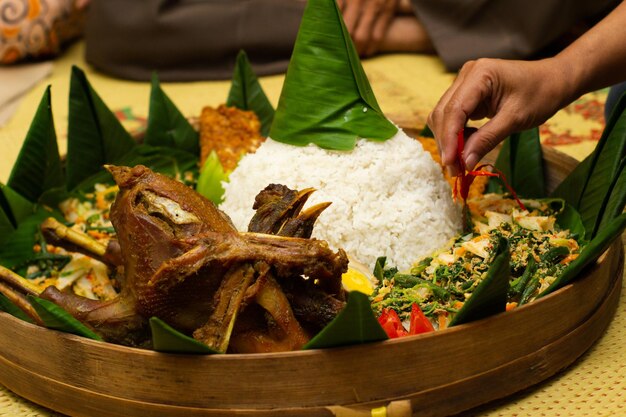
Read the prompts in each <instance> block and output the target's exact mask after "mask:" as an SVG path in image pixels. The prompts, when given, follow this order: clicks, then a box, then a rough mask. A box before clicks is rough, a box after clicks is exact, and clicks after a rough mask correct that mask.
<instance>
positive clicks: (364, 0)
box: [338, 0, 399, 56]
mask: <svg viewBox="0 0 626 417" xmlns="http://www.w3.org/2000/svg"><path fill="white" fill-rule="evenodd" d="M398 1H399V0H339V1H338V4H339V8H340V10H341V12H342V14H343V20H344V22H345V23H346V27H347V28H348V32H350V36H351V37H352V40H353V41H354V45H355V46H356V49H357V51H358V53H359V55H362V56H370V55H373V54H374V53H376V52H377V51H378V49H379V46H380V43H381V42H382V40H383V38H384V37H385V34H386V33H387V29H388V28H389V25H390V24H391V21H392V19H393V18H394V16H395V14H396V12H397V10H398Z"/></svg>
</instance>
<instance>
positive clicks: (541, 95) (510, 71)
mask: <svg viewBox="0 0 626 417" xmlns="http://www.w3.org/2000/svg"><path fill="white" fill-rule="evenodd" d="M625 21H626V4H625V3H622V4H620V5H619V6H618V7H617V8H616V9H615V10H614V11H613V12H612V13H611V14H609V15H608V16H607V17H606V18H605V19H604V20H602V21H601V22H600V23H599V24H598V25H596V26H595V27H594V28H593V29H591V30H590V31H589V32H587V33H586V34H585V35H583V36H582V37H581V38H579V39H578V40H577V41H576V42H574V43H573V44H572V45H570V46H569V47H568V48H566V49H565V50H563V51H562V52H561V53H559V54H558V55H556V56H555V57H553V58H547V59H543V60H538V61H509V60H496V59H479V60H477V61H470V62H468V63H466V64H465V65H464V66H463V68H462V69H461V71H460V72H459V75H458V77H457V79H456V80H455V81H454V83H453V84H452V86H450V88H449V89H448V90H447V91H446V92H445V93H444V94H443V96H442V97H441V99H440V100H439V102H438V103H437V105H436V106H435V108H434V109H433V111H432V112H431V114H430V115H429V117H428V125H429V126H430V128H431V130H432V131H433V133H434V134H435V138H436V139H437V141H438V143H439V149H440V152H441V156H442V162H443V163H444V164H445V165H447V166H449V167H451V168H452V169H453V170H458V169H459V168H460V165H459V163H458V159H457V155H456V153H457V134H458V132H459V131H460V130H461V129H463V128H464V127H465V125H466V123H467V122H468V121H469V120H480V119H482V118H485V117H487V118H489V119H490V120H489V121H487V122H486V123H485V124H484V125H482V126H481V127H479V128H478V129H477V130H475V131H474V132H472V133H471V134H470V135H469V137H467V138H466V141H467V143H466V145H465V150H464V154H463V156H462V157H463V158H464V160H465V165H466V166H467V168H468V169H472V168H473V167H474V166H475V165H476V163H478V161H480V159H481V158H482V157H483V156H484V155H485V154H486V153H487V152H489V151H490V150H491V149H493V148H494V147H495V146H496V145H497V144H498V143H499V142H501V141H502V140H504V138H506V137H507V136H508V135H510V134H511V133H513V132H515V131H520V130H523V129H527V128H530V127H534V126H537V125H539V124H541V123H543V122H544V121H545V120H546V119H547V118H549V117H550V116H552V115H553V114H554V113H556V111H558V110H559V109H560V108H562V107H563V106H565V105H566V104H568V103H570V102H571V101H573V100H574V99H576V98H577V97H578V96H580V95H581V94H583V93H585V92H589V91H593V90H595V89H597V88H601V87H605V86H608V85H612V84H614V83H616V82H619V81H623V80H624V79H626V76H624V74H623V68H624V67H625V66H626V48H624V46H623V40H624V39H626V25H624V22H625Z"/></svg>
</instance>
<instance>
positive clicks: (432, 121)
mask: <svg viewBox="0 0 626 417" xmlns="http://www.w3.org/2000/svg"><path fill="white" fill-rule="evenodd" d="M473 66H474V62H473V61H470V62H468V63H466V64H465V65H463V68H461V70H460V71H459V74H458V75H457V77H456V78H455V79H454V81H453V82H452V84H451V85H450V87H448V89H447V90H446V91H445V92H444V93H443V95H442V96H441V98H440V99H439V101H438V102H437V104H436V105H435V107H434V108H433V110H432V111H431V112H430V114H429V115H428V120H427V124H428V127H430V129H431V131H432V132H433V134H434V136H435V140H436V141H437V145H438V147H439V156H441V159H442V163H443V164H444V165H447V166H448V167H450V168H451V169H452V171H454V172H456V171H457V168H460V167H458V166H457V158H456V139H455V140H454V141H453V143H452V145H453V149H450V144H449V143H446V142H445V141H444V140H443V139H444V132H445V130H446V129H445V123H446V120H445V115H446V108H447V106H448V103H449V102H450V99H451V98H452V97H453V95H454V94H455V92H456V90H457V89H458V87H459V86H460V85H461V84H463V82H464V80H465V76H466V74H467V73H468V72H470V71H471V70H472V68H473ZM466 121H467V119H466V118H465V117H464V118H462V119H459V122H458V123H457V124H455V126H457V125H458V129H457V132H458V130H460V129H462V128H463V127H464V126H465V123H466ZM455 137H456V136H455Z"/></svg>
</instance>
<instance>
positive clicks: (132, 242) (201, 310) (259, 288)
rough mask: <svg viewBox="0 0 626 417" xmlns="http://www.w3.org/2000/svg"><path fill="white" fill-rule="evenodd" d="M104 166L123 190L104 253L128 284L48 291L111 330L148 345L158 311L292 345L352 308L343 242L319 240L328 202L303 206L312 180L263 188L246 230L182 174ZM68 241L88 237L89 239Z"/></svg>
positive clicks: (231, 344) (203, 334)
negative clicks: (316, 231)
mask: <svg viewBox="0 0 626 417" xmlns="http://www.w3.org/2000/svg"><path fill="white" fill-rule="evenodd" d="M107 169H108V170H109V171H110V172H111V174H112V175H113V178H114V180H115V182H116V183H117V184H118V185H119V188H120V192H119V194H118V196H117V198H116V200H115V202H114V203H113V206H112V207H111V221H112V223H113V226H114V228H115V230H116V232H117V244H110V245H109V247H108V248H104V249H103V248H97V250H95V252H96V255H97V256H98V257H99V259H102V260H104V261H105V262H108V263H109V264H110V265H111V266H112V267H113V268H115V269H116V270H117V273H118V274H119V275H120V276H121V278H122V284H123V287H122V291H121V292H120V294H119V295H118V297H117V298H115V299H113V300H110V301H107V302H102V301H94V300H88V299H85V298H82V297H79V296H76V295H73V294H70V293H62V292H60V291H58V290H57V289H56V288H54V287H48V288H46V289H45V290H44V291H43V292H42V293H41V294H40V295H39V296H40V297H42V298H45V299H48V300H50V301H53V302H54V303H56V304H58V305H60V306H61V307H63V308H64V309H65V310H67V311H68V312H69V313H70V314H72V315H73V316H74V317H76V318H77V319H79V320H80V321H82V322H83V323H85V324H87V325H89V326H90V327H92V328H93V329H94V330H95V331H96V332H98V333H99V334H101V335H102V336H103V338H104V339H105V340H108V341H112V342H117V343H123V344H128V345H140V344H142V343H144V342H145V340H147V339H148V327H147V320H148V318H150V317H153V316H156V317H159V318H160V319H162V320H164V321H165V322H167V323H168V324H170V325H171V326H173V327H174V328H176V329H178V330H180V331H183V332H186V333H190V334H193V337H194V338H196V339H197V340H200V341H202V342H204V343H205V344H207V345H208V346H210V347H211V348H213V349H215V350H217V351H220V352H226V351H227V350H230V351H237V352H259V351H263V352H267V351H280V350H292V349H298V348H300V347H302V346H303V345H304V344H305V343H306V342H307V341H308V340H309V339H310V337H311V336H312V335H313V334H315V333H316V332H317V331H319V330H320V329H321V328H322V327H323V326H324V325H325V324H327V323H328V322H329V320H332V317H334V316H335V315H336V314H337V313H338V312H339V311H340V310H341V308H343V306H344V304H345V294H344V291H343V289H342V287H341V275H342V273H343V272H345V271H346V270H347V264H348V260H347V257H346V254H345V253H344V252H343V250H339V251H337V252H333V251H332V250H331V249H330V248H329V247H328V244H327V243H326V242H325V241H321V240H316V239H311V238H310V236H311V230H312V228H313V224H314V223H315V220H316V219H317V216H318V215H319V214H320V213H321V212H322V210H323V209H324V208H325V207H326V206H327V204H326V205H318V206H314V207H312V208H310V209H308V210H305V211H302V207H303V205H304V203H305V201H306V199H307V198H308V196H309V195H310V194H311V193H312V190H305V191H302V192H297V191H293V190H290V189H288V188H287V187H284V186H279V185H270V186H268V187H267V188H266V190H264V191H263V192H261V193H260V194H259V196H258V197H257V200H256V203H255V209H256V210H257V212H256V215H255V216H254V217H253V219H252V220H251V222H250V231H249V232H245V233H239V232H237V231H236V229H235V228H234V227H233V225H232V223H231V221H230V219H229V218H228V217H227V216H226V215H225V214H224V213H223V212H221V211H220V210H218V209H217V208H216V207H215V206H214V205H213V204H212V203H211V202H209V201H208V200H206V199H205V198H204V197H202V196H200V195H199V194H197V193H196V192H195V191H193V190H192V189H190V188H188V187H186V186H185V185H183V184H182V183H179V182H177V181H175V180H172V179H170V178H168V177H165V176H163V175H161V174H157V173H155V172H152V171H151V170H149V169H148V168H146V167H143V166H137V167H134V168H127V167H115V166H108V167H107ZM63 227H64V226H63V225H60V224H58V222H57V223H56V224H54V221H53V220H49V221H47V223H46V224H44V225H43V230H44V232H45V233H46V234H47V235H48V237H50V238H52V237H55V238H56V239H57V240H58V241H61V242H62V241H63V239H64V238H65V237H66V236H67V233H65V232H64V231H63V230H64V229H63ZM57 243H60V242H57ZM66 243H67V245H69V246H70V247H76V246H84V245H82V244H81V243H80V239H78V240H76V239H73V238H72V239H70V241H69V242H66ZM85 251H87V252H89V251H92V252H94V250H93V248H88V249H86V250H84V252H85ZM14 286H15V285H14ZM307 294H310V296H308V295H307Z"/></svg>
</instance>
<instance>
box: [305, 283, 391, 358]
mask: <svg viewBox="0 0 626 417" xmlns="http://www.w3.org/2000/svg"><path fill="white" fill-rule="evenodd" d="M386 339H387V334H386V333H385V331H384V330H383V328H382V327H381V326H380V324H379V323H378V320H376V316H374V312H373V311H372V307H371V304H370V301H369V298H368V297H367V295H365V294H363V293H360V292H358V291H351V292H350V293H349V294H348V302H347V303H346V306H345V307H344V309H343V310H341V312H340V313H339V314H338V315H337V317H335V318H334V320H333V321H331V322H330V323H329V324H328V325H327V326H326V327H324V328H323V329H322V330H321V331H320V332H319V333H318V334H317V335H315V336H314V337H313V338H312V339H311V340H309V342H308V343H307V344H306V345H305V346H304V347H303V349H323V348H329V347H336V346H345V345H357V344H361V343H369V342H376V341H379V340H386Z"/></svg>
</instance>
